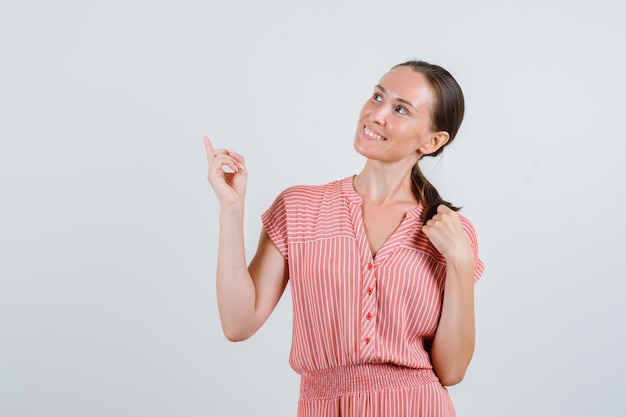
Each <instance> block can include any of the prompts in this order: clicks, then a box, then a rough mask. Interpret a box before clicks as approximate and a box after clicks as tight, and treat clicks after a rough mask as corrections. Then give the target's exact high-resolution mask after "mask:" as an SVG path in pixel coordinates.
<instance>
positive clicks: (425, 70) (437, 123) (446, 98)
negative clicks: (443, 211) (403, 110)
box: [394, 61, 465, 222]
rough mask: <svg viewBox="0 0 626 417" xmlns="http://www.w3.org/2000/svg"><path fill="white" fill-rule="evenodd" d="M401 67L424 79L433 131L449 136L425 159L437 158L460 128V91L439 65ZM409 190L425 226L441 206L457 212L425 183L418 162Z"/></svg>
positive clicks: (418, 63) (415, 63) (462, 110)
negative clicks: (430, 101) (431, 99)
mask: <svg viewBox="0 0 626 417" xmlns="http://www.w3.org/2000/svg"><path fill="white" fill-rule="evenodd" d="M402 66H406V67H409V68H412V69H413V70H414V71H416V72H419V73H421V74H422V75H424V77H426V81H428V84H429V85H430V88H431V90H432V92H433V96H434V103H433V106H432V109H431V124H432V130H433V131H435V132H438V131H444V132H448V135H450V136H449V139H448V141H447V142H446V143H445V144H444V145H443V146H441V147H440V148H439V149H437V150H436V151H435V152H433V153H431V154H428V156H437V155H439V154H440V153H441V152H442V151H443V148H444V147H446V146H447V145H449V144H450V142H452V140H453V139H454V138H455V136H456V134H457V132H458V131H459V127H461V122H462V121H463V114H464V113H465V99H464V98H463V91H461V87H460V86H459V84H458V83H457V82H456V80H455V79H454V77H453V76H452V74H450V73H449V72H448V71H447V70H445V69H444V68H442V67H440V66H439V65H434V64H429V63H428V62H425V61H407V62H405V63H403V64H399V65H396V66H395V67H394V68H396V67H402ZM424 156H426V155H424ZM411 189H412V190H413V194H415V197H416V198H417V200H418V201H419V202H421V203H422V204H423V205H424V211H422V220H424V222H427V221H428V220H430V219H431V218H432V217H433V216H434V215H435V214H437V207H439V205H441V204H443V205H445V206H447V207H448V208H450V209H451V210H454V211H458V210H459V208H458V207H455V206H453V205H452V204H451V203H449V202H447V201H444V200H443V199H442V198H441V196H440V195H439V192H438V191H437V189H436V188H435V187H434V186H433V185H432V184H431V183H430V182H428V180H427V179H426V177H425V176H424V174H423V173H422V170H421V168H420V166H419V162H416V163H415V165H414V166H413V170H412V171H411Z"/></svg>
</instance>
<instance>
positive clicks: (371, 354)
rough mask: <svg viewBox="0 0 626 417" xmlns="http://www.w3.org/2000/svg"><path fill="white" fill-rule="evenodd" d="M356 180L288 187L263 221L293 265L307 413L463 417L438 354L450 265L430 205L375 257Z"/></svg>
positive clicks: (295, 364)
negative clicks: (431, 235)
mask: <svg viewBox="0 0 626 417" xmlns="http://www.w3.org/2000/svg"><path fill="white" fill-rule="evenodd" d="M352 181H353V177H349V178H346V179H343V180H340V181H335V182H332V183H330V184H327V185H322V186H296V187H291V188H288V189H287V190H285V191H283V192H282V193H281V194H280V195H279V196H278V197H277V198H276V200H275V201H274V203H273V204H272V205H271V206H270V208H269V209H268V210H267V211H266V212H264V213H263V215H262V221H263V226H264V228H265V230H266V231H267V233H268V235H269V236H270V238H271V239H272V241H273V242H274V243H275V244H276V246H277V247H278V249H279V250H280V252H281V253H282V254H283V256H284V257H285V258H286V259H287V261H288V267H289V281H290V287H291V293H292V299H293V342H292V348H291V355H290V359H289V363H290V365H291V366H292V368H293V369H294V370H295V371H296V372H297V373H299V374H300V375H301V386H300V399H299V402H298V416H299V417H313V416H315V417H320V416H323V417H339V416H342V417H344V416H351V417H368V416H372V417H373V416H376V417H383V416H384V417H393V416H402V417H413V416H415V417H416V416H423V417H426V416H428V417H440V416H441V417H442V416H446V417H450V416H454V415H455V411H454V407H453V406H452V403H451V401H450V397H449V395H448V391H447V390H446V389H445V387H444V386H443V385H441V383H440V382H439V379H438V378H437V376H436V375H435V373H434V371H433V367H432V363H431V361H430V357H429V347H430V344H431V342H432V338H433V336H434V335H435V331H436V328H437V323H438V320H439V316H440V313H441V306H442V301H443V289H444V283H445V276H446V263H445V259H444V258H443V256H442V255H441V254H440V253H439V252H438V251H437V250H436V249H435V248H434V247H433V245H432V244H431V243H430V241H429V240H428V238H427V237H426V235H425V234H424V233H422V231H421V228H422V224H423V222H422V220H421V219H420V213H421V212H422V209H423V206H422V205H420V206H418V207H416V208H415V209H413V210H411V211H409V212H408V213H407V214H406V216H405V219H404V220H403V221H402V223H401V224H400V226H399V227H398V229H397V230H396V231H395V232H394V233H393V234H392V235H391V236H390V237H389V239H388V240H387V241H386V242H385V243H384V245H383V246H382V247H381V248H380V250H379V251H378V252H377V253H376V256H375V257H372V253H371V251H370V248H369V244H368V241H367V238H366V235H365V229H364V226H363V219H362V210H361V206H362V199H361V197H360V196H359V195H358V194H357V193H356V191H354V187H353V182H352ZM461 221H462V224H463V227H464V229H465V232H466V233H467V235H468V237H469V239H470V241H471V244H472V246H473V248H474V255H475V258H476V268H475V275H474V281H477V280H478V279H479V277H480V275H481V274H482V272H483V269H484V266H483V263H482V262H481V261H480V259H479V258H478V246H477V241H476V234H475V231H474V228H473V226H472V224H471V223H470V222H469V221H468V220H467V219H465V218H464V217H461Z"/></svg>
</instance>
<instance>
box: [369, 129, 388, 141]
mask: <svg viewBox="0 0 626 417" xmlns="http://www.w3.org/2000/svg"><path fill="white" fill-rule="evenodd" d="M365 134H366V135H367V136H369V137H371V138H372V139H377V140H385V138H384V137H382V136H380V135H377V134H376V133H374V132H372V131H371V130H369V129H368V128H367V127H366V128H365Z"/></svg>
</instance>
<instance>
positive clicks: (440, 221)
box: [422, 206, 475, 385]
mask: <svg viewBox="0 0 626 417" xmlns="http://www.w3.org/2000/svg"><path fill="white" fill-rule="evenodd" d="M422 230H423V231H424V233H426V235H427V236H428V238H429V239H430V240H431V242H432V243H433V245H435V247H436V248H437V249H438V250H439V251H440V252H441V253H442V254H443V255H444V256H445V258H446V262H447V275H446V284H445V296H444V301H443V307H442V311H441V317H440V319H439V325H438V327H437V333H436V334H435V338H434V340H433V344H432V350H431V357H432V362H433V367H434V370H435V373H436V374H437V376H438V377H439V380H440V381H441V383H442V384H443V385H454V384H458V383H459V382H461V381H462V380H463V377H464V376H465V371H466V370H467V367H468V366H469V363H470V360H471V359H472V355H473V353H474V343H475V321H474V267H475V265H474V254H473V251H472V248H471V245H470V243H469V239H468V238H467V236H466V235H465V232H464V230H463V226H462V225H461V222H460V220H459V217H458V214H456V213H455V212H454V211H452V210H450V209H449V208H447V207H446V206H439V208H438V210H437V214H436V215H435V216H434V217H433V219H432V220H429V221H428V222H427V223H426V225H425V226H424V227H423V229H422Z"/></svg>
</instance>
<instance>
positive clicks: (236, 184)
mask: <svg viewBox="0 0 626 417" xmlns="http://www.w3.org/2000/svg"><path fill="white" fill-rule="evenodd" d="M202 139H203V140H204V147H205V148H206V157H207V160H208V161H209V175H208V179H209V183H211V186H212V187H213V191H215V195H216V196H217V199H218V201H219V202H220V204H221V205H232V204H238V203H240V204H243V201H244V198H245V194H246V184H247V182H248V174H247V170H246V169H245V167H244V159H243V157H242V156H241V155H239V154H237V153H235V152H233V151H230V150H227V149H213V144H211V141H210V140H209V138H208V137H207V136H206V135H205V136H203V137H202ZM224 167H228V170H225V169H224Z"/></svg>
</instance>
